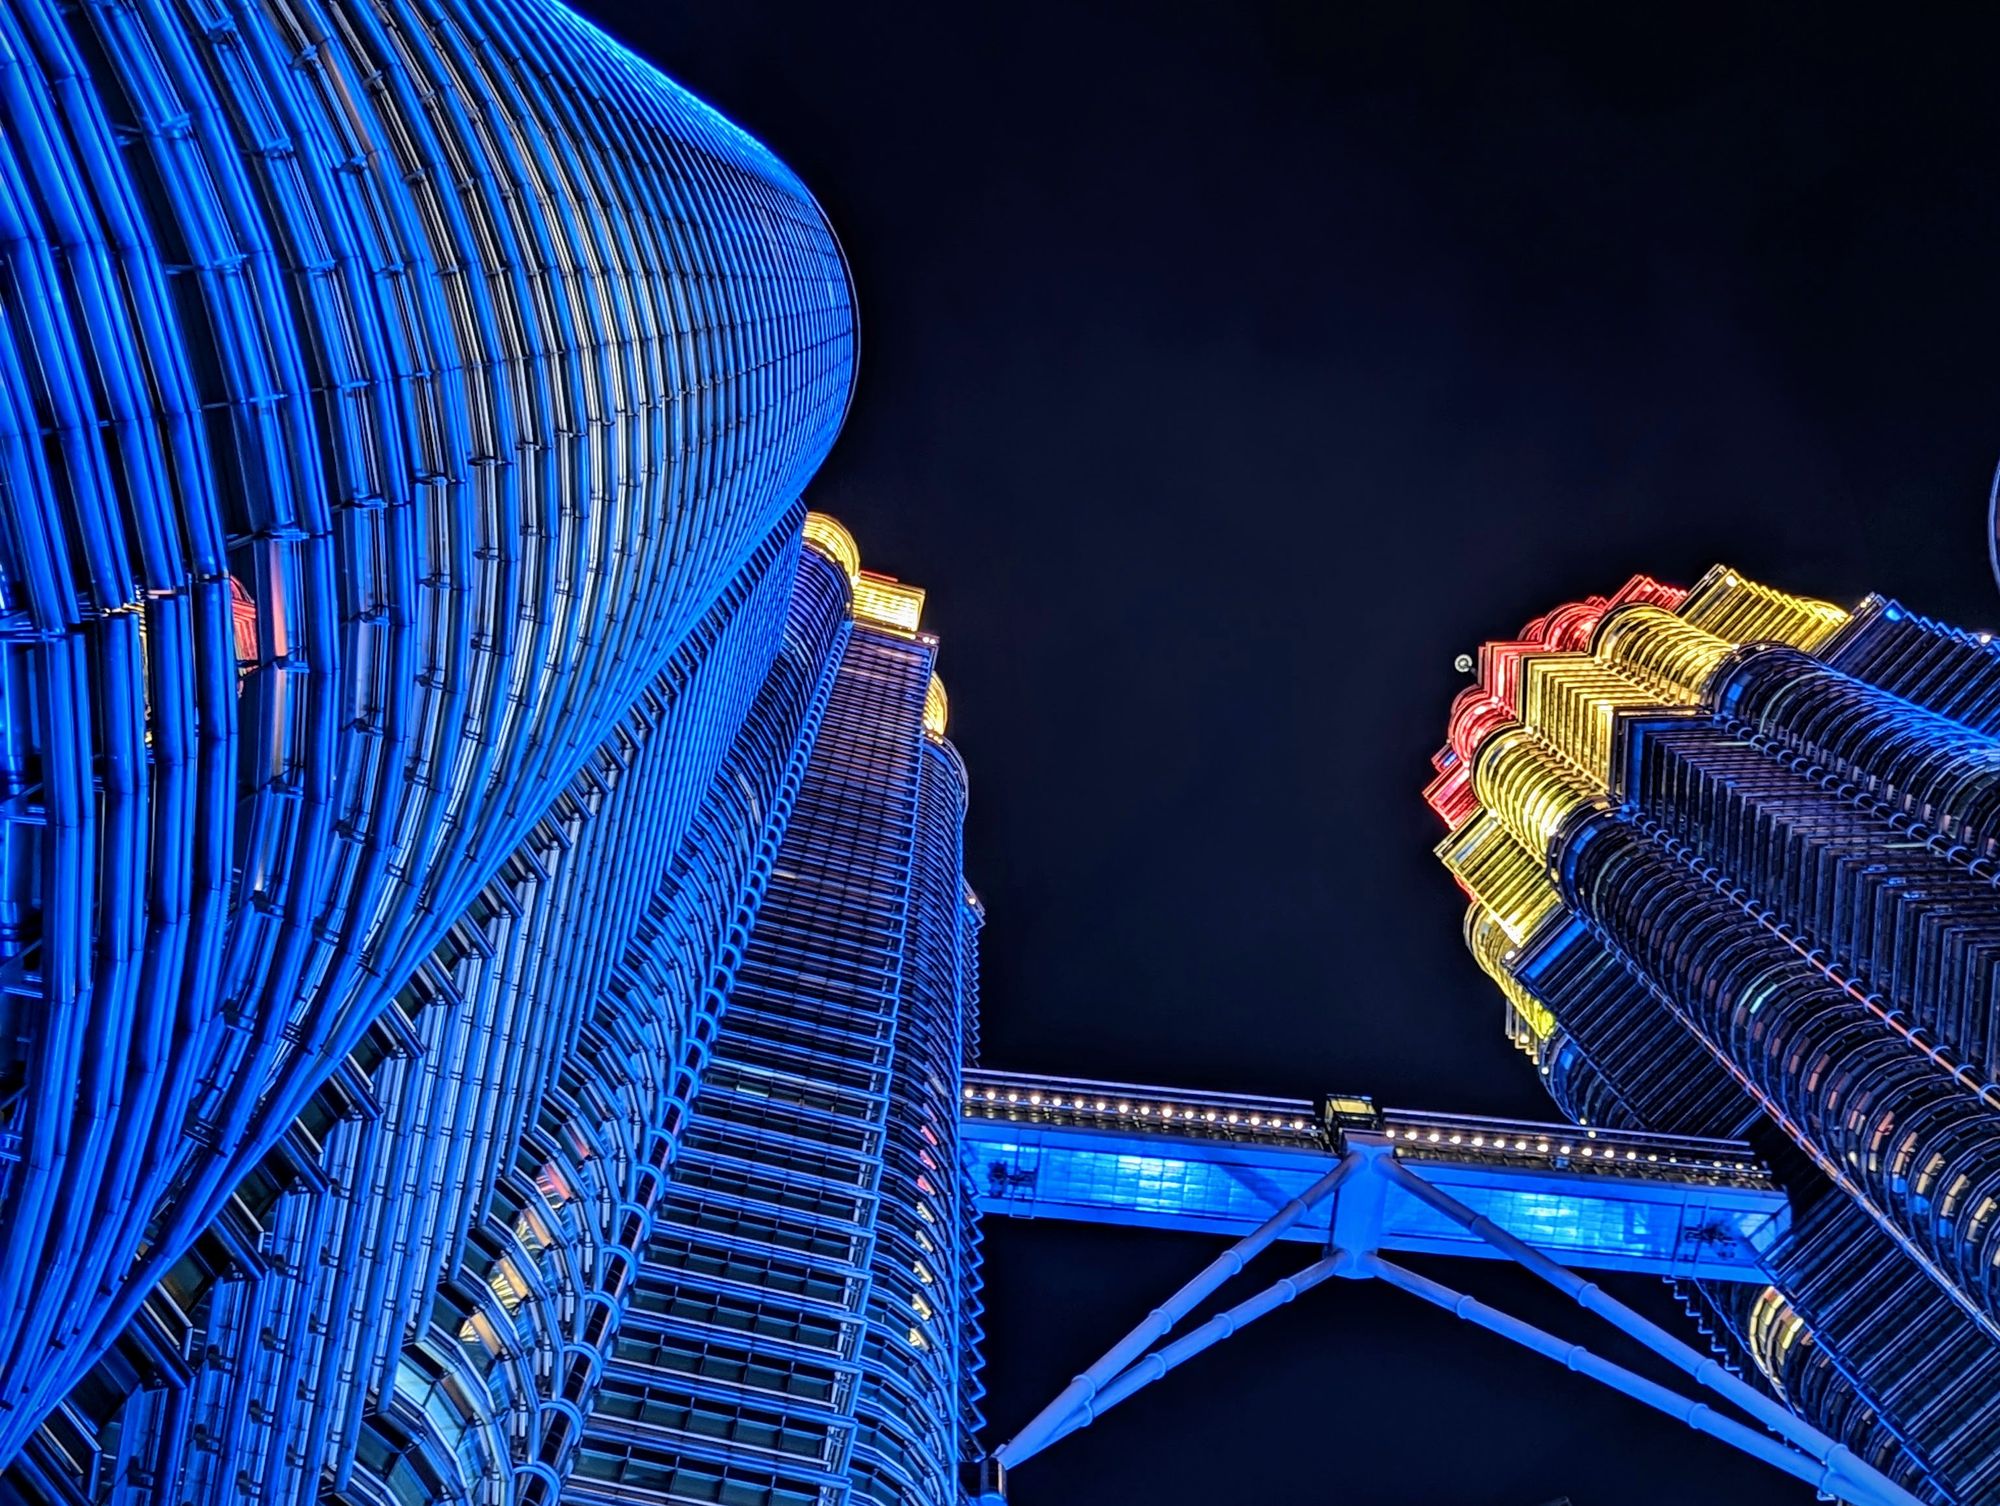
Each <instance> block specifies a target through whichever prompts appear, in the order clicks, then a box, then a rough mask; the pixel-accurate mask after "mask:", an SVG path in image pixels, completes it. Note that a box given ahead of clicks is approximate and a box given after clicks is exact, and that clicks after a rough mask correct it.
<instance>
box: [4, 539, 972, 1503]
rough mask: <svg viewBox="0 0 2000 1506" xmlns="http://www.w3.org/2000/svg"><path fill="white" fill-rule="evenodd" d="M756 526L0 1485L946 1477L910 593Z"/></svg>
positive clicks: (953, 1002) (927, 742)
mask: <svg viewBox="0 0 2000 1506" xmlns="http://www.w3.org/2000/svg"><path fill="white" fill-rule="evenodd" d="M802 532H803V536H804V538H805V539H806V541H807V543H806V546H805V547H803V548H802V547H801V544H800V538H801V530H800V528H799V525H798V522H797V519H796V517H795V516H794V517H792V518H788V519H787V520H786V522H785V524H784V525H783V526H782V527H781V528H780V530H779V531H778V532H777V533H776V534H774V535H773V536H772V537H770V538H768V539H767V540H765V541H764V543H763V545H762V546H761V547H760V548H759V550H758V551H757V552H756V554H755V555H754V556H753V557H752V559H751V561H750V562H749V564H748V566H747V567H746V569H745V570H744V572H743V573H742V575H741V576H740V577H739V579H738V580H737V581H736V582H735V583H733V585H732V588H731V589H730V590H729V591H726V592H725V593H724V594H723V596H722V597H721V598H720V599H719V600H718V601H717V603H716V604H715V606H714V607H713V608H712V610H711V612H710V613H709V615H708V616H707V618H705V619H704V621H703V622H702V623H701V624H700V625H698V628H697V630H696V632H695V633H694V634H693V635H692V636H691V638H690V641H689V643H688V644H687V645H685V646H684V647H683V649H682V650H681V651H680V652H679V653H677V654H676V655H675V657H674V658H673V659H672V660H671V661H670V662H669V664H668V665H667V666H666V667H665V669H664V670H663V672H662V673H661V675H660V676H659V677H657V679H656V680H655V682H654V684H653V685H652V686H651V687H650V688H649V689H648V690H647V691H646V692H645V693H644V694H643V695H642V696H641V697H640V699H639V700H638V702H637V703H635V705H634V706H633V707H632V708H631V710H630V711H629V712H628V713H627V715H626V716H625V717H624V718H623V719H621V721H620V722H619V723H618V724H617V726H616V728H615V729H614V731H613V733H612V735H611V736H610V737H609V738H608V739H607V740H606V741H605V743H604V744H602V745H601V746H600V748H599V749H598V750H597V752H596V753H595V754H594V755H593V757H592V758H591V760H590V761H589V762H588V763H587V764H586V765H585V766H584V767H583V769H581V770H580V771H579V772H578V774H577V776H576V777H575V778H574V779H573V780H572V782H571V783H570V785H569V786H568V787H567V788H566V789H565V790H564V791H563V792H562V793H561V794H560V795H559V797H558V798H557V799H556V801H555V802H554V803H553V804H552V806H551V807H550V809H549V810H548V812H547V813H546V814H545V816H544V817H543V818H542V820H541V821H540V822H538V823H537V824H536V826H535V827H534V829H533V830H532V831H531V833H530V835H529V838H528V840H527V841H526V842H524V843H523V844H522V845H521V846H520V847H519V848H517V849H516V851H515V852H514V853H513V854H512V855H511V856H510V857H509V859H508V861H507V862H506V863H505V864H503V865H502V868H501V872H500V874H499V875H498V876H497V877H496V878H495V879H494V880H492V881H490V882H489V883H488V884H487V885H486V886H485V887H484V888H483V889H482V891H481V892H480V894H479V895H478V897H477V898H476V899H475V901H474V902H473V903H472V904H471V905H470V906H468V907H467V909H466V911H465V912H464V914H463V915H462V916H461V918H460V920H459V921H458V922H457V923H456V924H454V926H453V927H452V928H451V929H450V932H449V933H448V935H447V936H446V938H445V940H444V941H443V942H442V943H441V944H440V945H439V946H437V947H436V948H435V949H434V950H433V951H432V952H431V954H430V955H429V956H428V957H427V958H425V959H424V960H423V962H422V965H421V966H420V967H419V968H418V969H417V972H416V974H415V976H414V977H413V978H412V979H411V980H410V981H409V982H408V983H407V984H406V985H405V986H404V987H403V988H402V989H401V990H399V991H398V993H397V994H396V996H395V998H394V1000H393V1002H392V1004H391V1007H390V1009H389V1010H388V1011H386V1012H385V1013H384V1014H383V1016H382V1017H381V1018H380V1019H379V1020H377V1021H376V1022H375V1023H374V1024H373V1025H372V1026H371V1028H370V1030H369V1031H368V1032H367V1034H366V1035H365V1036H364V1037H363V1039H362V1041H361V1043H360V1044H359V1045H358V1046H357V1047H356V1049H355V1050H354V1051H352V1052H351V1053H349V1055H348V1057H347V1058H346V1060H345V1061H344V1062H343V1063H342V1064H341V1065H340V1068H339V1070H338V1071H336V1072H335V1073H334V1074H333V1075H332V1076H331V1077H330V1078H329V1079H328V1080H327V1081H326V1082H325V1083H324V1084H322V1086H321V1087H320V1088H319V1090H318V1091H317V1092H316V1093H315V1094H314V1095H313V1097H312V1098H311V1099H310V1100H309V1101H308V1104H307V1107H306V1110H305V1112H304V1113H302V1114H301V1115H300V1116H299V1117H298V1118H297V1119H296V1120H295V1121H294V1122H293V1124H291V1125H290V1126H288V1127H287V1129H286V1132H285V1133H284V1134H283V1135H282V1136H281V1137H280V1138H279V1140H278V1142H277V1144H276V1145H275V1146H274V1148H273V1149H272V1150H271V1151H270V1152H268V1153H267V1154H266V1156H265V1157H264V1158H263V1159H262V1160H261V1161H260V1162H259V1163H258V1164H257V1165H256V1166H255V1167H254V1168H253V1170H252V1173H251V1174H250V1176H249V1177H247V1178H246V1179H245V1180H244V1181H243V1182H242V1183H240V1184H239V1185H238V1186H237V1187H236V1188H235V1189H234V1193H233V1195H232V1197H231V1198H230V1199H229V1201H228V1203H227V1204H226V1205H225V1207H224V1209H223V1211H222V1213H221V1214H220V1216H219V1217H218V1218H217V1219H216V1220H215V1221H214V1222H213V1223H212V1224H211V1225H210V1226H209V1227H208V1228H207V1229H205V1230H204V1231H202V1233H201V1235H200V1237H199V1238H198V1239H197V1241H196V1242H195V1244H194V1246H193V1247H192V1248H191V1249H190V1250H189V1251H188V1252H187V1253H185V1254H184V1255H183V1256H182V1257H181V1258H180V1259H179V1260H177V1261H176V1262H175V1263H174V1264H173V1265H172V1266H171V1267H170V1269H169V1270H168V1272H167V1274H166V1276H165V1278H164V1279H163V1280H161V1281H160V1282H159V1283H158V1284H157V1285H156V1286H154V1287H153V1288H151V1289H150V1290H149V1291H148V1292H147V1293H145V1294H144V1300H143V1302H142V1303H141V1304H140V1305H139V1306H138V1310H137V1313H136V1316H135V1318H134V1319H133V1321H132V1322H131V1323H130V1324H129V1325H128V1326H127V1328H126V1329H125V1330H124V1331H123V1332H122V1333H121V1334H120V1335H118V1336H117V1338H116V1340H115V1342H114V1344H113V1345H112V1346H111V1347H110V1349H109V1350H108V1351H107V1352H106V1353H105V1354H103V1355H102V1356H101V1357H100V1359H99V1360H98V1363H97V1364H96V1365H95V1366H94V1367H93V1368H92V1369H91V1370H90V1372H89V1373H88V1374H87V1375H86V1376H85V1377H84V1379H83V1381H82V1382H81V1383H80V1384H79V1385H77V1386H75V1387H74V1388H73V1389H72V1390H71V1391H70V1393H69V1394H68V1395H67V1396H65V1397H63V1398H62V1399H61V1400H60V1401H59V1403H58V1405H57V1406H56V1407H55V1409H54V1410H53V1411H52V1412H51V1413H50V1414H49V1415H48V1416H47V1417H46V1418H45V1419H44V1421H43V1424H42V1426H41V1427H40V1429H39V1430H38V1431H37V1432H36V1433H35V1434H34V1435H33V1436H32V1437H31V1438H30V1439H29V1441H28V1443H27V1445H26V1447H25V1449H24V1450H23V1451H22V1453H21V1454H20V1455H19V1457H17V1458H16V1460H15V1461H14V1463H13V1466H12V1468H11V1470H10V1471H9V1472H8V1474H7V1476H6V1482H5V1489H7V1490H10V1491H11V1492H12V1494H13V1497H14V1498H16V1499H21V1500H31V1501H44V1502H81V1501H131V1502H140V1501H146V1502H151V1501H183V1500H185V1501H222V1500H258V1501H272V1502H277V1501H296V1502H328V1501H350V1502H362V1501H378V1500H390V1501H398V1502H434V1501H467V1502H473V1501H482V1502H483V1501H493V1502H516V1501H518V1502H524V1503H527V1502H546V1501H554V1500H556V1499H558V1498H560V1499H564V1500H580V1501H604V1502H614V1501H629V1500H633V1499H643V1500H661V1501H752V1500H755V1501H763V1502H772V1503H786V1502H800V1503H805V1502H819V1501H828V1500H842V1501H845V1500H853V1501H856V1502H862V1501H877V1502H884V1503H903V1502H908V1503H932V1506H951V1503H953V1502H955V1501H956V1500H957V1499H958V1491H959V1470H960V1466H961V1464H962V1463H963V1462H964V1460H965V1459H967V1458H968V1457H969V1456H970V1454H971V1451H972V1449H973V1444H972V1435H973V1433H974V1431H975V1430H976V1428H977V1425H978V1417H977V1411H976V1403H977V1395H978V1392H977V1388H976V1382H975V1375H976V1365H977V1341H978V1324H977V1313H978V1298H977V1288H978V1276H977V1260H976V1248H975V1236H974V1227H973V1218H974V1213H975V1210H974V1206H973V1204H972V1201H971V1199H970V1197H969V1196H968V1193H967V1188H966V1184H965V1179H964V1177H963V1175H962V1173H961V1172H960V1170H959V1167H958V1164H957V1143H958V1128H957V1120H958V1105H959V1095H960V1073H961V1065H962V1062H963V1059H964V1056H965V1054H966V1052H967V1050H968V1045H969V1042H968V1033H969V1031H970V1029H971V1022H972V1015H973V1011H974V1009H975V1007H976V973H977V964H976V938H977V930H978V924H979V910H978V905H977V902H976V900H974V899H973V897H972V895H971V892H970V890H969V889H967V888H966V886H965V881H964V878H963V876H962V871H961V862H960V845H959V828H960V824H961V821H962V819H963V815H964V808H965V796H966V786H965V777H964V771H963V768H962V766H961V765H960V763H959V761H958V757H957V754H956V753H955V752H954V751H953V750H952V748H951V746H950V744H949V743H947V742H946V741H945V740H944V717H945V703H944V692H943V689H942V687H941V686H940V685H939V683H938V681H937V679H936V676H935V674H934V672H933V667H932V664H933V659H934V656H935V649H936V645H935V640H934V639H932V638H931V637H929V636H928V635H927V634H924V633H922V632H921V631H920V630H919V619H920V613H921V610H922V602H923V593H922V592H921V591H919V590H917V589H915V588H912V587H908V586H904V585H902V584H900V583H898V582H895V581H893V580H890V579H888V578H886V577H881V576H875V575H870V574H868V573H866V572H863V571H861V570H860V568H859V559H858V553H857V551H856V550H855V548H854V546H853V543H852V540H851V539H849V538H848V536H847V535H846V534H845V532H844V531H843V530H841V529H840V527H839V525H837V524H835V523H833V522H832V521H831V520H829V519H825V518H822V517H819V516H817V515H812V516H809V517H807V518H806V519H805V523H804V527H803V530H802Z"/></svg>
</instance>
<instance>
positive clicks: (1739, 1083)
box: [1428, 569, 2000, 1503]
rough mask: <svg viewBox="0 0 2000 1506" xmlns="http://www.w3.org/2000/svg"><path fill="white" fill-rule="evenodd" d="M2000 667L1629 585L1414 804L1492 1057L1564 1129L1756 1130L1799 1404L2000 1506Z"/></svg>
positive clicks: (1493, 673)
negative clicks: (1514, 1047) (1483, 998)
mask: <svg viewBox="0 0 2000 1506" xmlns="http://www.w3.org/2000/svg"><path fill="white" fill-rule="evenodd" d="M1996 728H2000V652H1996V650H1995V647H1994V645H1992V644H1991V643H1990V641H1989V640H1988V638H1987V637H1986V636H1985V635H1973V634H1968V633H1963V632H1959V631H1957V630H1954V629H1951V628H1948V627H1945V626H1943V625H1941V624H1938V623H1935V622H1931V621H1928V620H1926V619H1923V618H1920V617H1917V616H1914V615H1912V614H1910V613H1908V612H1906V611H1905V610H1903V609H1902V608H1900V607H1899V606H1897V605H1896V604H1894V603H1892V602H1889V601H1885V600H1883V599H1881V598H1877V597H1870V598H1869V599H1867V600H1866V601H1864V602H1862V603H1861V604H1860V605H1859V606H1858V607H1856V608H1855V609H1854V610H1853V611H1852V612H1849V611H1844V610H1841V609H1839V608H1837V607H1834V606H1831V605H1828V604H1826V603H1823V602H1817V601H1810V600H1806V599H1803V598H1798V597H1793V596H1788V595H1785V594H1784V593H1782V592H1778V591H1775V590H1772V589H1770V588H1768V587H1765V586H1762V585H1759V584H1757V583H1755V582H1751V581H1748V580H1745V579H1744V578H1742V577H1741V576H1739V575H1737V574H1735V573H1734V572H1732V571H1728V570H1723V569H1717V570H1715V571H1712V572H1710V573H1709V574H1708V575H1707V576H1705V577H1704V578H1703V579H1702V580H1701V581H1700V582H1698V583H1697V584H1696V586H1695V587H1694V588H1693V590H1691V591H1686V592H1683V591H1679V590H1675V589H1671V588H1667V587H1664V586H1661V585H1659V584H1658V583H1656V582H1653V581H1651V580H1647V579H1644V578H1639V579H1635V580H1633V581H1631V582H1628V583H1627V584H1626V586H1625V587H1624V588H1623V589H1622V590H1620V591H1619V592H1618V593H1617V594H1616V595H1615V596H1612V597H1608V598H1591V599H1589V600H1586V601H1584V602H1580V603H1575V604H1572V605H1570V606H1567V607H1564V608H1561V609H1559V610H1558V611H1555V612H1552V613H1550V614H1548V615H1547V616H1545V617H1542V618H1538V619H1536V620H1535V621H1533V622H1531V623H1529V624H1528V625H1527V627H1526V628H1524V629H1523V630H1522V632H1521V634H1520V635H1519V637H1518V638H1517V639H1515V640H1512V641H1509V642H1504V643H1491V644H1488V645H1487V646H1486V647H1485V649H1484V650H1482V652H1481V655H1480V659H1479V673H1478V680H1477V683H1476V684H1475V685H1473V686H1472V687H1470V688H1468V689H1467V690H1466V691H1465V692H1464V693H1463V694H1462V695H1461V696H1460V698H1459V700H1458V702H1457V703H1456V704H1455V705H1454V707H1453V712H1452V719H1451V733H1450V741H1449V743H1448V745H1447V746H1446V748H1445V749H1444V750H1443V751H1441V752H1440V753H1439V754H1438V756H1437V759H1436V765H1437V771H1438V772H1437V778H1436V779H1435V781H1434V782H1433V784H1432V786H1431V788H1430V790H1429V792H1428V794H1429V799H1430V801H1431V804H1432V805H1433V807H1434V808H1435V809H1436V810H1437V811H1438V813H1439V814H1440V815H1441V816H1443V817H1444V819H1445V820H1446V822H1447V823H1448V824H1449V825H1450V826H1451V828H1452V830H1451V835H1450V836H1449V837H1448V838H1447V839H1446V840H1445V841H1444V843H1443V844H1442V845H1441V846H1440V848H1439V853H1440V856H1441V857H1442V858H1443V859H1444V862H1445V864H1446V866H1447V867H1448V868H1449V869H1450V870H1451V871H1452V873H1453V874H1454V875H1456V876H1457V878H1458V879H1459V881H1460V883H1461V884H1462V885H1463V887H1464V888H1465V889H1466V890H1467V892H1468V893H1469V894H1470V895H1471V897H1472V901H1473V903H1472V907H1471V910H1470V912H1469V914H1468V916H1467V921H1466V937H1467V940H1468V943H1469V944H1470V946H1471V949H1472V951H1473V954H1474V955H1475V957H1476V958H1477V959H1478V961H1479V963H1480V965H1481V967H1483V968H1484V969H1485V970H1486V971H1487V972H1488V973H1489V974H1490V975H1491V976H1492V977H1493V978H1494V980H1495V981H1496V982H1497V983H1498V984H1499V986H1500V989H1501V992H1502V993H1503V994H1504V995H1505V998H1506V1002H1507V1016H1506V1018H1507V1028H1508V1030H1509V1032H1510V1034H1511V1035H1512V1036H1513V1037H1514V1039H1515V1040H1516V1041H1517V1042H1518V1043H1520V1045H1521V1046H1522V1047H1523V1048H1524V1049H1525V1050H1526V1051H1528V1052H1529V1054H1530V1055H1531V1056H1532V1057H1533V1058H1534V1059H1535V1061H1536V1062H1537V1064H1538V1066H1539V1067H1540V1070H1541V1072H1542V1074H1543V1076H1544V1078H1545V1080H1546V1082H1547V1084H1548V1087H1549V1090H1550V1092H1551V1094H1552V1095H1553V1096H1554V1098H1555V1099H1556V1101H1557V1103H1558V1104H1559V1105H1561V1107H1562V1108H1563V1110H1564V1111H1565V1112H1566V1113H1567V1114H1569V1115H1570V1117H1571V1118H1572V1119H1574V1120H1575V1121H1576V1122H1577V1123H1579V1124H1589V1125H1605V1126H1624V1127H1634V1128H1646V1129H1652V1130H1657V1131H1667V1132H1676V1133H1685V1134H1708V1135H1749V1136H1751V1137H1752V1138H1753V1140H1755V1141H1757V1143H1759V1144H1760V1145H1762V1146H1764V1147H1766V1149H1767V1154H1771V1155H1772V1156H1774V1158H1776V1159H1777V1160H1779V1161H1780V1163H1781V1164H1783V1166H1784V1169H1785V1173H1786V1174H1785V1181H1786V1185H1787V1187H1788V1189H1789V1191H1790V1192H1791V1194H1792V1198H1793V1203H1794V1209H1793V1218H1792V1220H1791V1225H1790V1229H1789V1231H1788V1232H1787V1233H1785V1234H1784V1236H1783V1237H1782V1238H1780V1239H1777V1240H1775V1241H1774V1242H1773V1244H1772V1246H1771V1248H1769V1249H1768V1250H1767V1251H1765V1253H1764V1264H1765V1268H1766V1270H1767V1271H1768V1272H1769V1273H1770V1277H1771V1282H1770V1285H1769V1286H1768V1287H1767V1288H1766V1289H1764V1290H1763V1291H1762V1292H1759V1293H1752V1292H1751V1291H1750V1289H1748V1288H1732V1289H1724V1288H1719V1287H1710V1288H1707V1289H1706V1293H1705V1295H1706V1299H1707V1300H1709V1301H1710V1302H1711V1303H1712V1305H1713V1306H1714V1308H1715V1309H1716V1311H1717V1313H1718V1315H1719V1316H1720V1317H1721V1318H1722V1319H1723V1320H1724V1322H1725V1324H1726V1325H1727V1328H1728V1331H1729V1332H1730V1333H1731V1334H1732V1335H1733V1336H1734V1340H1735V1342H1736V1344H1737V1345H1738V1346H1739V1348H1740V1352H1741V1353H1742V1355H1743V1357H1744V1359H1745V1362H1746V1365H1749V1364H1754V1366H1755V1367H1756V1368H1757V1369H1758V1370H1759V1371H1761V1373H1762V1374H1763V1375H1764V1376H1765V1377H1766V1378H1767V1381H1768V1383H1769V1385H1770V1386H1771V1387H1772V1388H1773V1390H1774V1391H1776V1392H1777V1394H1779V1395H1780V1396H1781V1397H1783V1398H1784V1399H1785V1400H1787V1401H1788V1402H1789V1403H1790V1404H1791V1405H1792V1406H1793V1407H1794V1408H1796V1409H1797V1410H1799V1411H1801V1412H1802V1413H1804V1414H1805V1415H1806V1416H1807V1417H1808V1418H1809V1419H1811V1420H1812V1421H1814V1422H1815V1423H1817V1424H1818V1425H1820V1426H1822V1427H1823V1428H1825V1429H1826V1430H1827V1431H1829V1432H1831V1433H1833V1434H1834V1435H1835V1436H1840V1437H1844V1438H1845V1439H1846V1440H1847V1442H1848V1443H1849V1444H1850V1445H1851V1446H1852V1447H1853V1448H1855V1450H1856V1451H1857V1452H1859V1453H1861V1454H1863V1455H1864V1457H1868V1458H1871V1459H1872V1460H1873V1461H1874V1462H1876V1463H1878V1464H1879V1465H1881V1467H1882V1468H1883V1469H1885V1470H1886V1471H1887V1472H1889V1473H1890V1474H1892V1475H1900V1476H1901V1477H1903V1478H1904V1479H1905V1481H1906V1482H1908V1483H1909V1484H1910V1485H1911V1486H1912V1488H1914V1489H1917V1490H1919V1491H1920V1493H1924V1494H1927V1495H1929V1496H1931V1497H1933V1498H1935V1499H1937V1500H1940V1501H1951V1502H1961V1503H1975V1502H1992V1501H1995V1500H2000V894H1996V892H1995V875H1996V871H2000V870H1996V861H2000V742H1996V741H1995V739H1994V736H1993V734H1994V732H1995V730H1996Z"/></svg>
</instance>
